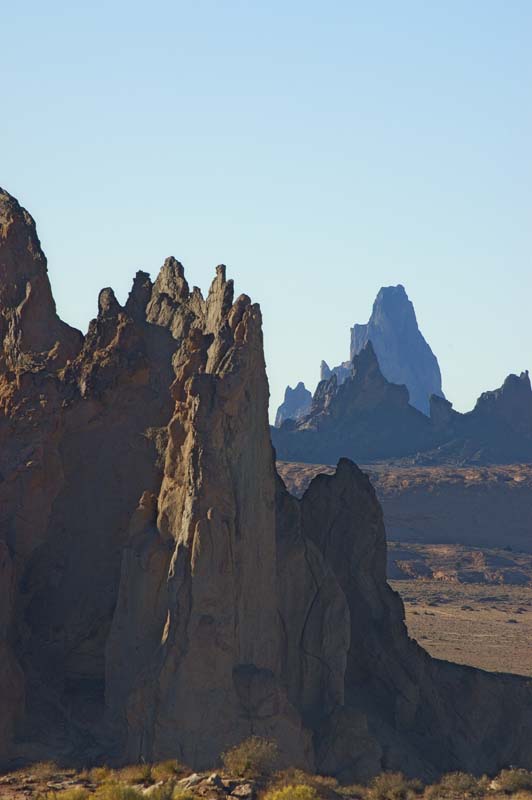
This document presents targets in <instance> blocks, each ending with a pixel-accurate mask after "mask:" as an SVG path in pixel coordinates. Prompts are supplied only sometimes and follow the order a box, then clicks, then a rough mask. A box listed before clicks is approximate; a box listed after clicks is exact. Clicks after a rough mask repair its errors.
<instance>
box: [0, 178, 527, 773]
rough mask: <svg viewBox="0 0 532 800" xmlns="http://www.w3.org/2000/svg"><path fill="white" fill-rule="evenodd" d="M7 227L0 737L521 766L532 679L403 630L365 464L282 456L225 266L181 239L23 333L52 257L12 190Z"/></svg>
mask: <svg viewBox="0 0 532 800" xmlns="http://www.w3.org/2000/svg"><path fill="white" fill-rule="evenodd" d="M10 220H14V221H12V222H9V221H10ZM0 223H1V224H2V226H3V227H2V230H7V231H8V233H9V225H10V224H11V225H14V228H13V230H15V231H17V237H15V239H14V242H15V244H14V245H13V248H10V245H9V242H8V244H7V245H5V246H4V250H3V251H2V262H1V265H0V266H1V269H2V270H3V275H4V278H5V284H6V285H7V287H8V291H6V293H5V295H4V305H3V306H2V307H1V309H0V313H1V314H2V319H4V320H8V322H7V323H6V326H5V327H4V328H3V329H2V337H3V339H2V344H3V352H4V353H5V354H6V355H5V356H4V360H2V362H1V363H0V399H1V409H2V416H1V418H0V443H1V448H0V459H1V464H0V472H1V478H2V480H1V482H0V500H1V528H0V533H1V536H0V599H1V600H2V603H1V605H0V637H1V639H0V652H1V655H2V659H1V661H0V701H1V704H2V715H1V717H0V759H2V760H4V761H5V760H8V759H9V758H14V757H18V758H26V759H30V760H31V759H35V758H39V759H42V758H50V757H55V758H62V759H65V760H69V759H78V760H79V759H83V760H84V761H85V762H87V761H90V760H91V759H95V760H97V759H106V760H109V759H113V758H114V759H117V760H122V761H137V760H139V759H146V760H151V759H161V758H166V757H178V758H180V759H182V760H184V761H187V762H189V763H190V764H191V765H192V766H194V767H204V766H211V765H212V764H213V762H214V761H215V760H216V758H217V756H218V755H219V753H220V751H222V750H224V749H226V748H227V747H229V746H231V745H232V744H234V743H236V742H238V741H239V740H241V739H242V738H245V737H247V736H248V735H250V734H258V735H264V736H271V737H274V738H276V739H277V740H278V741H279V744H280V746H281V750H282V752H283V755H284V758H285V761H286V762H290V763H292V764H296V765H302V766H306V767H307V768H313V767H316V768H318V769H320V770H322V771H325V772H329V773H334V774H337V775H339V776H340V777H342V778H343V779H345V780H354V779H360V778H364V777H368V776H369V775H371V774H373V773H375V772H377V771H380V770H381V769H395V768H401V769H403V770H406V771H408V772H411V773H418V774H427V775H429V774H432V773H435V772H438V771H440V770H447V769H458V768H463V769H468V770H469V769H470V770H474V771H484V770H496V769H498V768H499V767H501V766H503V765H506V764H508V763H513V764H522V765H524V766H529V767H530V766H532V745H531V742H532V735H531V734H532V690H531V689H530V687H529V686H528V685H527V683H526V681H522V680H520V679H518V678H514V677H511V676H510V677H508V676H506V677H505V676H490V675H485V674H483V673H481V672H478V671H475V670H468V669H466V668H461V667H456V666H454V665H449V664H444V663H438V662H435V661H432V660H431V659H430V658H429V657H428V656H427V654H426V653H424V651H422V650H421V649H420V648H419V647H418V646H417V645H416V643H415V642H413V641H411V640H410V639H409V638H408V636H407V632H406V629H405V626H404V614H403V607H402V604H401V601H400V600H399V598H398V596H397V595H396V594H394V593H393V592H392V591H391V590H390V589H389V587H388V585H387V583H386V579H385V532H384V526H383V521H382V513H381V509H380V506H379V504H378V502H377V500H376V498H375V494H374V492H373V489H372V487H371V484H370V482H369V479H368V478H367V477H366V476H365V475H364V474H363V473H361V472H360V471H359V470H358V468H357V467H355V466H354V464H352V463H351V462H349V461H345V460H344V461H341V462H340V464H339V466H338V469H337V471H336V473H335V474H334V475H332V476H318V477H317V478H315V480H314V481H312V483H311V484H310V486H309V487H308V489H307V491H306V493H305V494H304V496H303V498H302V499H301V500H298V499H296V498H295V497H292V496H291V495H290V494H288V492H287V491H286V489H285V488H284V485H283V484H282V482H281V481H280V479H279V478H278V477H277V475H276V472H275V468H274V459H273V452H272V448H271V444H270V439H269V429H268V422H267V405H268V385H267V379H266V373H265V368H264V357H263V347H262V333H261V318H260V310H259V308H258V306H257V305H255V304H253V303H252V302H251V301H250V299H249V298H248V297H247V296H245V295H241V296H240V297H238V298H237V300H236V301H234V300H233V286H232V282H231V281H227V280H226V276H225V268H224V267H218V268H217V273H216V277H215V279H214V281H213V284H212V286H211V289H210V291H209V294H208V296H207V298H206V299H204V298H203V297H202V295H201V293H200V292H199V290H197V289H193V290H192V291H190V289H189V286H188V284H187V282H186V279H185V276H184V271H183V267H182V266H181V264H179V262H177V261H176V260H175V259H172V258H171V259H167V261H166V262H165V264H164V266H163V268H162V269H161V272H160V273H159V276H158V277H157V280H156V281H155V283H154V284H152V282H151V280H150V278H149V276H148V275H147V274H146V273H142V272H140V273H137V275H136V277H135V280H134V282H133V288H132V291H131V293H130V296H129V298H128V300H127V302H126V304H125V306H124V307H122V306H121V305H120V304H119V303H118V301H117V299H116V297H115V296H114V293H113V291H112V290H111V289H104V290H103V291H102V292H101V293H100V297H99V303H98V316H97V318H96V319H95V320H93V322H92V323H91V324H90V326H89V331H88V333H87V335H86V336H85V337H83V338H82V337H81V335H80V334H78V333H77V332H75V331H72V329H70V328H68V326H64V325H63V323H60V322H59V321H58V320H57V317H56V316H55V309H54V308H53V301H50V302H51V305H50V304H46V303H44V304H43V306H42V309H43V313H44V314H45V316H46V315H47V316H46V318H47V320H48V325H47V326H46V331H45V329H44V328H41V325H40V323H39V320H38V319H37V320H36V319H34V318H33V317H30V319H31V330H32V336H31V337H30V338H29V339H28V338H27V337H26V334H25V331H24V314H21V313H20V312H19V310H18V309H19V305H20V302H19V296H18V294H17V292H16V291H15V290H14V289H9V286H11V284H13V285H15V284H16V285H17V286H18V285H22V284H23V283H24V282H26V284H27V283H28V282H30V283H32V281H33V282H34V283H36V284H37V285H41V286H47V283H46V280H45V278H46V273H45V261H44V256H43V255H42V252H41V251H40V246H39V243H38V240H37V238H36V234H35V228H34V225H33V221H32V220H31V218H30V217H29V216H28V215H27V213H26V212H24V211H23V210H22V209H21V208H20V207H19V206H18V204H16V202H15V201H14V200H13V199H12V198H10V197H9V195H7V194H5V193H3V194H2V195H0ZM7 239H8V235H7V234H6V236H5V237H4V240H5V241H7ZM4 244H5V242H4ZM6 248H7V249H6ZM25 259H29V262H28V264H29V265H28V266H25ZM36 265H37V266H36ZM32 270H33V272H32ZM32 285H33V284H32ZM28 291H29V290H28ZM29 295H30V296H31V291H29ZM25 296H26V295H25ZM50 297H51V296H50ZM10 298H15V300H13V303H15V301H16V302H17V303H18V305H14V304H13V303H12V304H11V305H9V302H11V300H10ZM8 301H9V302H8ZM39 307H40V306H39ZM33 331H37V332H38V335H37V334H35V338H33V337H34V334H33ZM43 331H44V332H43ZM45 333H46V337H47V338H46V337H45ZM43 337H44V338H43ZM30 342H31V344H30ZM32 347H35V350H33V349H32ZM46 348H49V349H48V350H47V349H46ZM21 354H22V355H21ZM325 402H326V398H324V404H325Z"/></svg>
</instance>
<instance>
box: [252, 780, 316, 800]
mask: <svg viewBox="0 0 532 800" xmlns="http://www.w3.org/2000/svg"><path fill="white" fill-rule="evenodd" d="M263 800H318V793H317V792H316V789H314V788H313V787H312V786H309V785H308V784H306V783H301V784H299V785H292V786H283V787H281V788H280V789H270V791H269V792H266V794H265V795H264V798H263Z"/></svg>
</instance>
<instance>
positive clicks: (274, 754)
mask: <svg viewBox="0 0 532 800" xmlns="http://www.w3.org/2000/svg"><path fill="white" fill-rule="evenodd" d="M278 758H279V750H278V747H277V744H276V743H275V742H273V741H271V740H270V739H261V738H260V737H259V736H251V737H250V738H249V739H245V740H244V741H243V742H241V743H240V744H237V745H236V747H233V748H231V750H228V751H227V752H226V753H223V754H222V762H223V765H224V767H225V769H226V770H227V771H228V772H230V773H231V774H233V775H238V776H239V777H242V778H255V779H258V778H263V777H265V776H267V775H270V774H271V773H272V772H273V770H274V769H275V766H276V764H277V761H278Z"/></svg>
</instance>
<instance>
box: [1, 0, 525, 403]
mask: <svg viewBox="0 0 532 800" xmlns="http://www.w3.org/2000/svg"><path fill="white" fill-rule="evenodd" d="M0 37H1V38H0V41H1V48H0V59H1V74H2V102H1V105H0V186H2V187H3V188H5V189H7V190H8V191H9V192H10V193H11V194H14V195H15V196H16V197H17V198H18V199H19V201H20V202H21V203H22V204H23V205H24V206H25V207H26V208H27V209H28V210H29V211H30V213H31V214H32V215H33V216H34V217H35V219H36V220H37V225H38V231H39V235H40V238H41V242H42V244H43V247H44V250H45V252H46V254H47V256H48V262H49V272H50V277H51V281H52V286H53V291H54V295H55V299H56V302H57V306H58V311H59V313H60V315H61V316H62V318H63V319H65V320H66V321H67V322H69V323H70V324H73V325H75V326H77V327H79V328H81V329H82V330H86V328H87V324H88V322H89V320H90V319H91V318H92V317H94V316H95V314H96V310H97V296H98V292H99V290H100V289H101V288H102V287H104V286H112V287H113V288H114V289H115V292H116V294H117V297H118V299H119V300H120V301H122V302H123V301H125V299H126V298H127V294H128V291H129V289H130V286H131V282H132V279H133V276H134V274H135V272H136V271H137V270H138V269H145V270H147V271H148V272H150V273H151V275H152V278H155V276H156V274H157V271H158V269H159V267H160V265H161V264H162V263H163V261H164V259H165V257H166V256H168V255H174V256H175V257H176V258H178V259H179V260H180V261H182V262H183V264H184V265H185V271H186V275H187V278H188V280H189V283H190V284H191V285H198V286H200V287H202V289H204V290H205V291H206V290H207V289H208V286H209V283H210V281H211V279H212V277H213V275H214V268H215V265H216V264H219V263H225V264H227V267H228V275H229V276H231V277H233V278H234V280H235V288H236V292H237V294H240V293H241V292H245V293H247V294H249V295H251V296H252V298H253V299H254V300H257V301H258V302H260V305H261V308H262V312H263V317H264V335H265V353H266V362H267V370H268V376H269V381H270V391H271V401H270V403H271V408H270V411H271V415H272V417H273V416H274V414H275V408H276V407H277V405H278V404H279V403H280V402H281V400H282V396H283V393H284V389H285V386H286V385H287V384H291V385H292V386H294V385H295V383H297V381H299V380H303V381H305V383H306V385H307V386H308V387H310V388H311V389H312V390H313V389H314V387H315V385H316V383H317V381H318V378H319V364H320V361H321V359H325V360H326V361H327V362H328V363H329V364H330V365H333V364H337V363H339V362H341V361H343V360H345V359H346V358H347V357H348V354H349V328H350V327H351V326H352V325H353V324H354V323H355V322H366V321H367V319H368V317H369V315H370V313H371V306H372V303H373V300H374V298H375V296H376V294H377V292H378V290H379V288H380V287H381V286H386V285H391V284H397V283H402V284H404V286H405V288H406V290H407V292H408V294H409V296H410V299H411V300H412V301H413V303H414V306H415V308H416V313H417V317H418V322H419V324H420V327H421V330H422V332H423V334H424V335H425V338H426V339H427V341H428V342H429V343H430V345H431V347H432V349H433V351H434V352H435V354H436V355H437V357H438V359H439V362H440V367H441V370H442V375H443V388H444V391H445V393H446V395H447V397H448V398H449V399H450V400H451V401H452V402H453V404H454V407H455V408H456V409H458V410H461V411H464V410H468V409H470V408H471V407H472V406H473V405H474V402H475V400H476V398H477V396H478V395H479V394H480V392H481V391H484V390H486V389H493V388H496V387H497V386H499V385H500V384H501V383H502V381H503V380H504V377H505V376H506V375H507V374H508V373H510V372H520V371H521V370H523V369H527V368H531V369H532V319H531V314H530V308H531V297H532V224H531V223H532V146H531V145H532V48H531V47H530V41H531V40H532V3H530V0H505V2H501V0H497V2H495V1H494V0H467V2H464V0H445V2H443V1H442V2H439V1H438V2H436V0H420V1H419V2H415V1H414V0H401V2H398V0H393V1H392V0H388V1H385V0H372V2H368V1H367V0H365V1H364V2H358V0H328V2H326V3H325V2H315V0H305V2H302V0H292V1H291V0H283V2H281V1H280V0H269V2H267V3H266V2H222V1H221V0H220V1H219V2H214V0H194V2H192V1H191V0H189V2H186V3H185V2H180V0H174V2H164V1H162V0H152V2H150V3H139V2H136V0H128V2H127V3H126V2H122V0H118V1H117V2H113V0H108V2H105V3H103V2H99V0H94V1H93V2H91V3H90V4H89V3H81V2H75V1H72V0H71V1H70V2H68V3H67V2H57V1H56V0H47V2H46V3H43V2H42V1H41V0H38V2H36V1H35V0H26V2H24V3H4V4H2V11H1V14H0Z"/></svg>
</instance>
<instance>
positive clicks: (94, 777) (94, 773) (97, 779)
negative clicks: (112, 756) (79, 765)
mask: <svg viewBox="0 0 532 800" xmlns="http://www.w3.org/2000/svg"><path fill="white" fill-rule="evenodd" d="M112 776H113V770H112V769H111V768H110V767H108V766H106V765H105V764H104V765H103V766H101V767H93V768H92V769H91V770H90V772H89V778H90V780H91V781H92V782H93V783H105V782H106V781H109V780H111V778H112Z"/></svg>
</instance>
